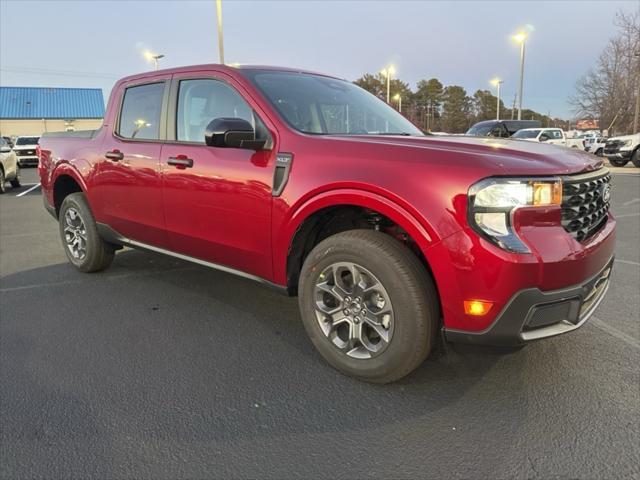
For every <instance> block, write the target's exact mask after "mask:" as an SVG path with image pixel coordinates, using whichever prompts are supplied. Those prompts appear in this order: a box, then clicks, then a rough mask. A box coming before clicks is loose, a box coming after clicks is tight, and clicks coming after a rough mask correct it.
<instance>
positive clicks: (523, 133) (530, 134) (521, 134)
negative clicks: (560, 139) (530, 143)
mask: <svg viewBox="0 0 640 480" xmlns="http://www.w3.org/2000/svg"><path fill="white" fill-rule="evenodd" d="M539 133H540V130H518V131H517V132H516V133H514V134H513V136H512V137H511V138H536V137H537V136H538V134H539Z"/></svg>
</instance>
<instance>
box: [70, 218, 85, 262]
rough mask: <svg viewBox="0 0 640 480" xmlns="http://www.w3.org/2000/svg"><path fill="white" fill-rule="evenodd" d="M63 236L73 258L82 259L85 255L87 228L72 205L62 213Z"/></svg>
mask: <svg viewBox="0 0 640 480" xmlns="http://www.w3.org/2000/svg"><path fill="white" fill-rule="evenodd" d="M64 238H65V241H66V242H67V248H68V249H69V252H70V253H71V255H72V256H73V258H75V259H76V260H83V259H84V257H86V256H87V230H86V228H85V226H84V222H83V221H82V217H81V216H80V214H79V213H78V211H77V210H76V209H75V208H73V207H71V208H69V209H67V211H66V212H65V214H64Z"/></svg>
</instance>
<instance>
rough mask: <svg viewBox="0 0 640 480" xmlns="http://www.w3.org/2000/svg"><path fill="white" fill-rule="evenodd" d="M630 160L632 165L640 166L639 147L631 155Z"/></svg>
mask: <svg viewBox="0 0 640 480" xmlns="http://www.w3.org/2000/svg"><path fill="white" fill-rule="evenodd" d="M631 161H632V162H633V165H634V166H636V167H638V168H640V148H637V149H636V151H635V152H633V155H632V156H631Z"/></svg>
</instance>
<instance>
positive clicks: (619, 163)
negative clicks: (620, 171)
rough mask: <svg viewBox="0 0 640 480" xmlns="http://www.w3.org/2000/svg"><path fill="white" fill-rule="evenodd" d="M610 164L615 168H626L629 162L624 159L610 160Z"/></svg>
mask: <svg viewBox="0 0 640 480" xmlns="http://www.w3.org/2000/svg"><path fill="white" fill-rule="evenodd" d="M609 163H610V164H611V165H613V166H614V167H624V166H625V165H626V164H627V163H629V160H625V159H624V158H609Z"/></svg>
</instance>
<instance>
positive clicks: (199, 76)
mask: <svg viewBox="0 0 640 480" xmlns="http://www.w3.org/2000/svg"><path fill="white" fill-rule="evenodd" d="M188 80H213V81H217V82H221V83H224V84H225V85H226V86H227V87H229V88H231V89H232V90H233V91H234V92H236V93H237V94H238V95H239V96H240V98H242V99H243V100H244V101H245V102H246V103H247V105H249V108H251V111H252V112H253V114H254V115H255V116H256V117H258V118H257V120H258V121H260V122H262V123H263V125H264V126H265V128H266V129H267V131H268V132H269V135H270V137H271V145H275V144H276V143H277V142H276V140H277V137H276V135H275V132H276V131H277V130H276V129H275V128H274V126H273V125H272V124H271V122H270V121H265V120H264V119H265V118H268V117H267V116H266V115H265V114H264V113H263V112H262V111H261V110H259V108H258V106H257V105H256V103H255V102H254V101H253V99H252V98H251V96H250V95H249V94H247V93H243V91H241V90H240V89H239V88H238V87H236V86H235V85H234V84H233V83H232V82H231V81H229V80H227V79H226V78H223V77H222V74H221V73H220V72H217V71H214V70H210V71H204V72H190V73H186V74H176V75H174V76H172V78H171V80H170V84H171V85H170V87H169V88H168V91H169V93H168V102H167V115H166V136H165V140H164V143H166V144H173V145H197V146H201V147H206V146H207V145H206V144H205V143H204V139H203V141H202V142H192V141H188V140H178V99H179V95H180V82H182V81H188ZM211 120H213V119H211ZM210 148H211V147H210Z"/></svg>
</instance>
